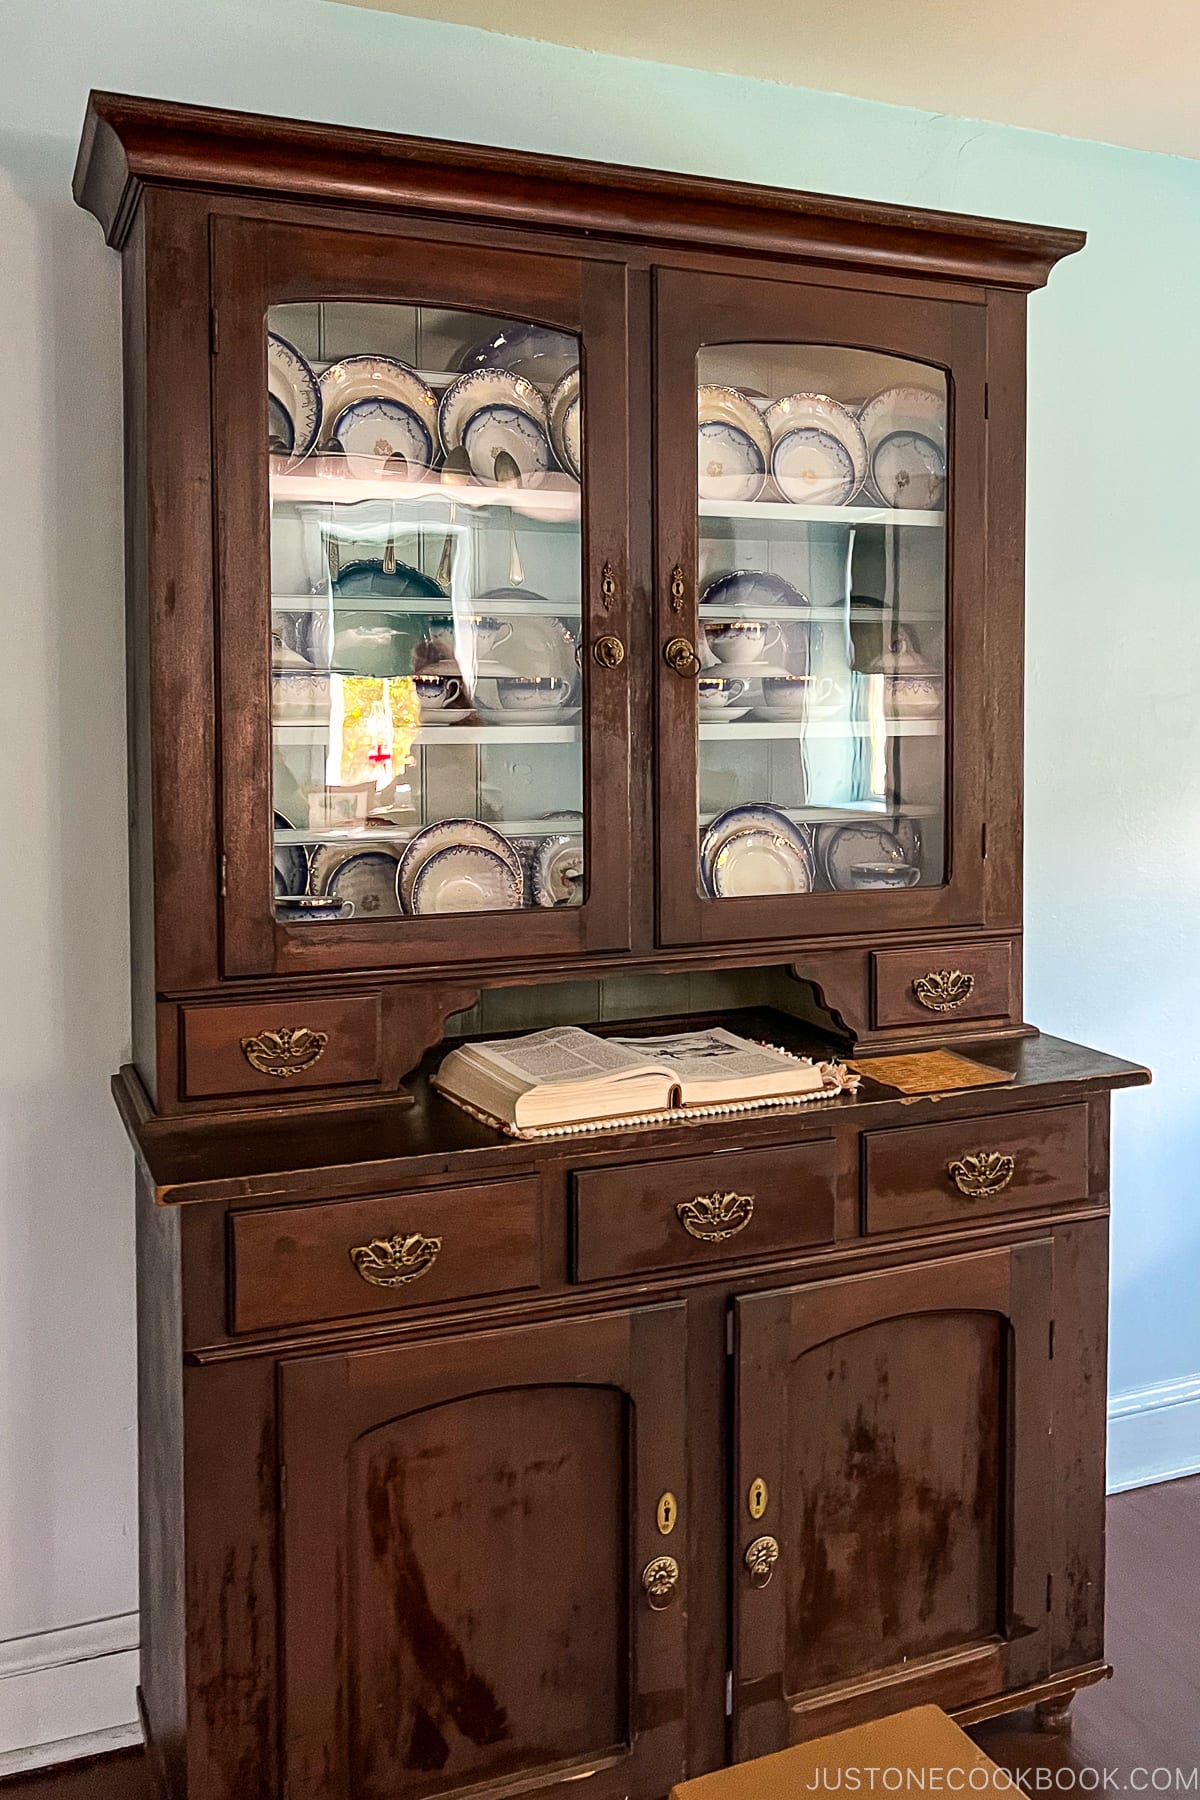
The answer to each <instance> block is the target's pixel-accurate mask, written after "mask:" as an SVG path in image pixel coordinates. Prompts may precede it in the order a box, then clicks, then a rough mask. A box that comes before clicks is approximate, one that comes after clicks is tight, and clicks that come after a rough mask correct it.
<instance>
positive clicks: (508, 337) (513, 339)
mask: <svg viewBox="0 0 1200 1800" xmlns="http://www.w3.org/2000/svg"><path fill="white" fill-rule="evenodd" d="M578 361H579V340H578V338H575V337H572V335H571V333H570V332H569V331H555V330H554V328H553V326H550V325H528V324H525V323H523V322H519V321H514V322H513V323H512V324H509V325H502V326H501V327H500V329H499V331H497V332H496V334H495V335H494V336H493V337H490V338H487V339H485V341H484V342H483V343H481V344H474V345H472V347H471V349H469V350H468V351H467V352H466V353H465V355H464V356H463V358H462V360H461V362H460V363H459V365H458V366H459V368H460V369H461V370H462V372H463V373H464V374H468V373H470V371H471V370H473V369H508V370H511V372H512V373H513V374H514V375H523V376H524V377H525V379H526V380H527V381H537V382H540V383H541V384H542V385H543V386H544V387H553V386H554V384H555V382H558V381H561V380H562V378H563V376H564V375H565V374H566V373H567V371H568V369H570V368H571V366H572V364H574V363H578Z"/></svg>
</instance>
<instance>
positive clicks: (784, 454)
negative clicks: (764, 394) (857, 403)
mask: <svg viewBox="0 0 1200 1800" xmlns="http://www.w3.org/2000/svg"><path fill="white" fill-rule="evenodd" d="M763 417H764V418H765V420H766V422H767V427H768V429H769V430H770V433H771V473H772V474H773V475H774V477H775V484H776V486H777V487H778V488H779V491H780V492H781V493H782V494H783V496H784V498H785V499H786V500H793V501H797V502H801V503H807V504H808V505H824V506H845V505H846V504H847V503H848V502H849V501H850V500H852V499H853V498H854V496H855V494H856V493H857V492H858V490H859V488H861V486H862V485H863V482H864V481H865V480H866V479H867V474H868V471H869V469H870V463H871V459H870V456H869V454H868V451H867V440H866V438H865V436H864V435H863V429H862V426H861V425H860V424H859V422H858V420H857V419H856V418H855V417H854V414H853V413H852V412H849V411H848V410H847V409H846V407H844V406H843V405H842V404H841V403H840V401H837V400H833V399H831V398H830V396H829V395H828V394H786V395H785V396H784V398H783V399H782V400H775V401H773V402H772V403H771V405H770V406H768V408H767V410H766V412H765V413H764V415H763ZM814 433H815V434H817V435H816V436H815V437H814V435H813V434H814ZM831 438H832V439H833V440H834V446H837V448H834V446H831V445H830V443H829V441H828V440H829V439H831ZM828 495H834V496H836V497H835V498H828V497H825V498H822V497H821V496H828Z"/></svg>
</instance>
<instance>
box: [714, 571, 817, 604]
mask: <svg viewBox="0 0 1200 1800" xmlns="http://www.w3.org/2000/svg"><path fill="white" fill-rule="evenodd" d="M700 604H701V606H704V607H708V608H709V609H710V610H711V609H714V608H716V607H721V608H722V609H726V610H731V611H733V612H738V613H741V612H748V613H754V614H758V613H762V612H767V611H770V610H771V609H772V608H780V607H785V608H787V609H788V610H789V611H797V610H805V609H807V608H808V607H809V606H810V605H811V602H810V600H809V598H808V595H807V594H802V593H801V592H800V589H799V588H798V587H793V586H792V583H791V582H790V581H786V580H785V579H784V577H783V576H782V575H776V574H774V573H772V572H771V571H770V570H767V569H733V570H732V571H731V572H730V573H729V574H728V575H719V576H718V577H717V579H716V580H715V581H710V582H709V584H708V586H707V587H706V588H705V590H704V592H703V593H702V594H701V596H700Z"/></svg>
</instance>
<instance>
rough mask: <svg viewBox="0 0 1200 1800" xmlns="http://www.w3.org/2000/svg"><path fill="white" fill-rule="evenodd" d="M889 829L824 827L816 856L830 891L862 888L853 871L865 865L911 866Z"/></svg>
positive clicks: (862, 825)
mask: <svg viewBox="0 0 1200 1800" xmlns="http://www.w3.org/2000/svg"><path fill="white" fill-rule="evenodd" d="M889 826H890V821H889V824H888V825H877V824H875V823H874V822H873V821H872V822H869V823H868V822H867V821H864V822H863V823H862V824H852V825H822V826H821V827H820V829H819V831H818V833H817V853H818V856H819V857H820V861H821V868H822V873H823V874H824V876H825V879H826V881H827V882H828V883H829V885H830V887H831V888H834V889H836V890H837V891H839V892H844V891H846V890H849V889H852V888H854V887H856V886H861V885H862V884H861V883H860V882H856V881H855V879H854V870H855V868H856V867H857V866H861V865H863V864H882V863H891V864H895V865H896V866H897V867H898V868H904V867H907V866H908V865H909V857H908V856H907V855H906V854H905V847H904V845H903V844H902V843H901V842H900V839H899V838H898V837H897V836H896V835H895V833H894V832H893V831H891V830H890V829H889Z"/></svg>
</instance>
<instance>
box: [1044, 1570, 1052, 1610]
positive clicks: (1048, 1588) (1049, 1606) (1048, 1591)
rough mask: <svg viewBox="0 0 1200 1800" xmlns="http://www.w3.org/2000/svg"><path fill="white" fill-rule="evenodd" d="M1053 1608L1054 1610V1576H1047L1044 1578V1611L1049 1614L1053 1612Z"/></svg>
mask: <svg viewBox="0 0 1200 1800" xmlns="http://www.w3.org/2000/svg"><path fill="white" fill-rule="evenodd" d="M1053 1608H1054V1576H1053V1574H1050V1575H1047V1577H1046V1611H1047V1612H1051V1611H1053Z"/></svg>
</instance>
